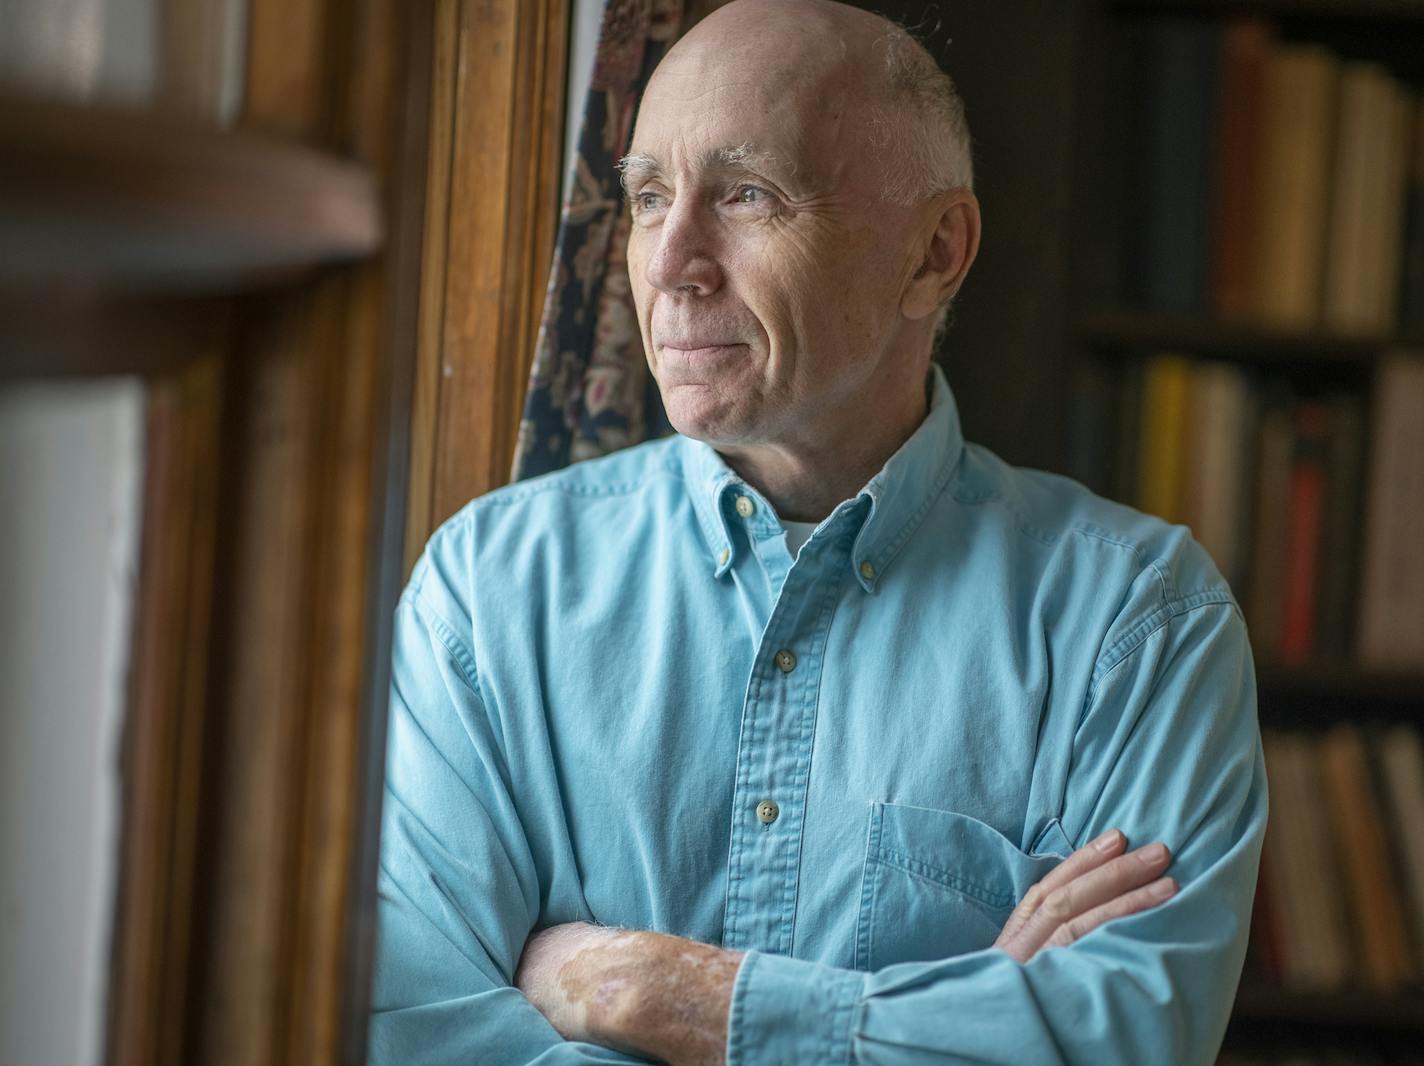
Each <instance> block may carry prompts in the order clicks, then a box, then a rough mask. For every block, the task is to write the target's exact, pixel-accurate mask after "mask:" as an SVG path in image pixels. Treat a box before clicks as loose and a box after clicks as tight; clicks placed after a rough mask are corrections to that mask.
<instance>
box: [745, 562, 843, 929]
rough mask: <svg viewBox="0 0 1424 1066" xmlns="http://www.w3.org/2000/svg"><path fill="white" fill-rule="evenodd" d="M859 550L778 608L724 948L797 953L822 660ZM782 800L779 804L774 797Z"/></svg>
mask: <svg viewBox="0 0 1424 1066" xmlns="http://www.w3.org/2000/svg"><path fill="white" fill-rule="evenodd" d="M849 547H850V546H849V544H843V545H842V546H840V547H839V548H837V549H835V550H831V551H827V552H825V553H824V555H822V556H820V557H818V558H817V559H816V560H815V564H814V565H812V566H809V567H807V568H805V569H804V570H800V569H798V570H797V571H796V573H795V574H794V575H790V576H789V577H788V579H787V581H786V583H785V588H784V589H783V590H782V592H781V594H780V595H778V596H777V597H776V599H775V600H774V601H773V606H772V609H771V612H770V617H769V618H768V620H767V623H766V626H765V628H764V630H763V632H762V647H761V649H760V652H759V654H758V656H757V659H756V664H755V666H754V667H753V670H752V675H751V677H750V679H749V682H748V686H747V695H746V699H745V702H744V704H743V710H742V731H741V735H742V743H741V747H740V748H739V750H738V754H737V775H736V796H735V803H734V809H736V810H739V811H741V812H743V813H742V814H740V815H739V816H738V817H735V818H734V819H733V824H732V833H731V842H730V844H731V846H730V850H729V854H728V872H727V876H728V884H727V903H726V909H725V912H724V920H723V945H724V946H726V947H728V948H741V949H746V948H757V949H759V950H765V951H772V952H776V953H780V954H786V953H789V952H790V950H791V947H792V943H793V939H794V929H795V918H796V901H797V898H798V895H799V892H798V878H799V876H800V872H799V855H800V847H801V837H802V833H803V832H804V818H805V810H804V807H805V799H806V789H807V784H808V778H809V774H810V759H811V749H812V747H813V744H814V737H815V720H816V706H817V701H818V693H817V691H816V690H817V680H816V679H817V678H819V676H820V669H819V666H818V663H819V658H818V657H819V656H820V655H822V654H823V653H824V650H825V647H826V641H827V639H828V636H829V628H830V622H831V619H832V617H833V615H834V609H835V603H836V601H837V600H838V599H839V598H840V597H841V596H842V595H844V592H845V587H846V581H847V578H848V575H849V574H850V573H852V572H853V569H852V567H850V566H848V565H847V559H848V553H849ZM773 797H775V798H773Z"/></svg>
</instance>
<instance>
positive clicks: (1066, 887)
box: [1029, 843, 1172, 942]
mask: <svg viewBox="0 0 1424 1066" xmlns="http://www.w3.org/2000/svg"><path fill="white" fill-rule="evenodd" d="M1171 858H1172V853H1171V852H1170V851H1168V850H1167V846H1166V845H1165V844H1160V843H1159V844H1148V845H1147V846H1146V847H1142V848H1138V849H1137V850H1136V851H1131V852H1128V853H1127V854H1126V855H1119V856H1118V857H1117V858H1115V859H1111V860H1109V861H1108V862H1106V863H1103V864H1102V865H1101V866H1098V867H1096V868H1094V869H1091V870H1089V871H1087V872H1086V873H1084V874H1080V875H1079V876H1078V877H1075V878H1074V879H1073V880H1071V881H1069V882H1068V883H1066V884H1063V885H1060V886H1059V887H1058V888H1055V889H1054V890H1053V891H1051V892H1049V893H1048V894H1047V895H1046V896H1044V898H1043V902H1042V903H1041V904H1040V905H1039V907H1038V909H1037V911H1036V912H1035V913H1034V914H1033V916H1032V917H1031V918H1030V919H1029V921H1030V922H1031V923H1032V924H1033V925H1036V926H1037V927H1038V932H1039V933H1040V935H1041V936H1042V937H1043V940H1044V941H1045V942H1046V941H1047V940H1048V938H1049V937H1050V936H1052V935H1053V934H1054V932H1055V931H1056V930H1057V929H1058V927H1059V926H1061V925H1063V924H1064V923H1066V922H1070V921H1072V920H1073V919H1075V918H1079V917H1081V916H1082V915H1085V914H1087V913H1088V912H1089V911H1091V910H1093V909H1094V908H1097V907H1100V906H1102V905H1103V904H1105V903H1108V902H1109V901H1111V900H1115V899H1117V898H1118V897H1119V896H1122V895H1125V894H1127V893H1130V892H1132V891H1134V890H1136V889H1139V888H1141V887H1142V886H1144V885H1146V884H1148V883H1149V882H1151V881H1155V880H1156V879H1157V878H1158V877H1160V876H1161V875H1162V872H1163V871H1164V870H1165V869H1166V868H1167V864H1168V862H1170V861H1171Z"/></svg>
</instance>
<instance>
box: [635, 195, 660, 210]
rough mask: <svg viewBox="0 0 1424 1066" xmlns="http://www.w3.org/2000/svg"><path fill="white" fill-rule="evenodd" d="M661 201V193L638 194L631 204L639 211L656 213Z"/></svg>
mask: <svg viewBox="0 0 1424 1066" xmlns="http://www.w3.org/2000/svg"><path fill="white" fill-rule="evenodd" d="M662 200H663V197H662V193H656V192H640V193H639V194H638V195H637V196H635V197H633V202H634V204H636V205H637V208H638V210H639V211H656V210H657V209H658V208H659V207H661V206H662Z"/></svg>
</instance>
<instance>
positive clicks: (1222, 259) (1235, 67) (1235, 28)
mask: <svg viewBox="0 0 1424 1066" xmlns="http://www.w3.org/2000/svg"><path fill="white" fill-rule="evenodd" d="M1271 48H1272V30H1271V26H1270V24H1269V23H1268V22H1266V21H1265V20H1264V19H1261V18H1257V17H1254V16H1251V15H1235V16H1229V17H1227V18H1226V19H1225V20H1224V25H1223V28H1222V35H1221V55H1220V67H1219V76H1220V84H1221V90H1220V93H1219V98H1218V109H1217V116H1218V117H1217V126H1218V133H1217V151H1216V174H1215V192H1214V197H1213V202H1214V205H1215V218H1214V228H1213V231H1212V279H1211V291H1212V304H1213V306H1214V307H1215V309H1216V313H1217V315H1218V316H1219V317H1221V318H1228V319H1239V318H1245V317H1247V316H1249V315H1250V314H1251V312H1252V309H1253V307H1254V306H1255V299H1256V297H1255V292H1254V290H1253V287H1252V283H1253V265H1254V264H1253V258H1252V257H1253V255H1254V243H1253V240H1252V236H1253V232H1254V222H1255V218H1256V214H1257V212H1258V211H1259V210H1260V205H1259V204H1258V203H1257V200H1256V196H1257V192H1258V186H1259V181H1258V178H1257V173H1256V171H1257V165H1258V150H1257V145H1258V144H1260V142H1261V136H1262V129H1261V124H1262V121H1263V118H1262V105H1263V100H1264V86H1265V74H1266V61H1267V59H1268V58H1269V56H1270V54H1271Z"/></svg>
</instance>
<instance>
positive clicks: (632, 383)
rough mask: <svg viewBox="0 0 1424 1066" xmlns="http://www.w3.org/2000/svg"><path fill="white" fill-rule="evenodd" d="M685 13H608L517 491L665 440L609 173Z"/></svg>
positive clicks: (679, 5) (522, 440) (644, 4)
mask: <svg viewBox="0 0 1424 1066" xmlns="http://www.w3.org/2000/svg"><path fill="white" fill-rule="evenodd" d="M689 6H699V5H695V4H693V5H689ZM701 6H705V5H701ZM713 6H715V5H713ZM683 8H684V3H683V0H607V3H606V5H605V8H604V13H603V24H602V29H601V31H600V34H599V42H598V53H597V57H596V59H595V60H594V66H593V76H592V79H591V82H590V84H589V87H588V96H587V98H586V99H585V103H584V112H583V125H582V128H581V131H580V134H579V142H578V154H577V157H576V158H575V159H574V160H573V161H572V165H573V166H574V167H575V168H576V170H575V175H574V180H573V185H572V187H571V189H570V191H569V194H568V198H567V200H566V201H565V203H564V207H563V215H562V217H561V219H560V223H559V239H558V246H557V250H556V252H555V255H554V264H553V269H552V270H551V271H550V275H549V288H548V292H547V294H546V296H545V299H544V317H543V321H542V323H541V325H540V328H539V340H538V345H537V347H536V349H535V352H534V365H533V368H532V370H531V373H530V380H529V390H528V393H527V395H526V398H525V403H524V415H523V418H522V420H521V421H520V425H519V443H518V446H517V449H516V451H515V457H514V471H513V473H514V477H515V479H516V480H517V479H522V478H527V477H532V476H534V475H535V474H542V473H545V472H546V471H550V470H557V469H559V468H560V467H563V466H567V465H568V464H569V463H573V462H577V461H578V460H580V459H588V458H592V457H594V456H598V455H604V454H606V453H607V452H611V451H614V450H615V449H618V448H622V447H626V446H627V445H630V444H636V443H637V442H639V441H642V440H647V439H649V438H652V437H656V436H660V435H662V434H664V433H666V432H668V431H669V430H670V427H669V426H668V424H667V418H666V415H665V414H664V413H663V408H662V402H661V400H660V399H659V397H658V391H657V387H656V385H655V383H654V381H653V378H652V375H651V374H650V373H649V372H648V368H647V363H646V361H645V359H644V356H643V344H642V338H641V337H640V335H639V333H638V321H637V317H636V314H635V312H634V308H633V297H632V293H631V291H630V289H629V285H628V271H627V261H626V258H625V253H626V250H627V246H628V212H627V211H626V210H624V209H623V202H622V192H621V189H620V187H619V184H618V172H617V171H616V170H615V169H614V164H615V163H616V162H617V161H618V160H619V158H621V157H622V156H623V155H624V153H626V152H627V150H628V141H629V138H630V137H631V136H632V132H633V119H634V116H635V114H636V113H637V107H638V101H639V100H640V99H641V98H642V94H643V89H644V87H645V86H646V85H647V83H648V78H649V76H650V75H651V74H652V72H653V68H654V67H655V66H657V64H658V61H659V60H660V59H661V58H662V57H663V54H664V53H665V52H666V51H667V49H668V48H669V47H671V45H672V43H673V41H675V40H676V39H677V37H678V36H679V35H680V33H681V32H682V29H683V26H684V22H685V20H684V10H683ZM700 13H701V12H694V13H693V14H700Z"/></svg>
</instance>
